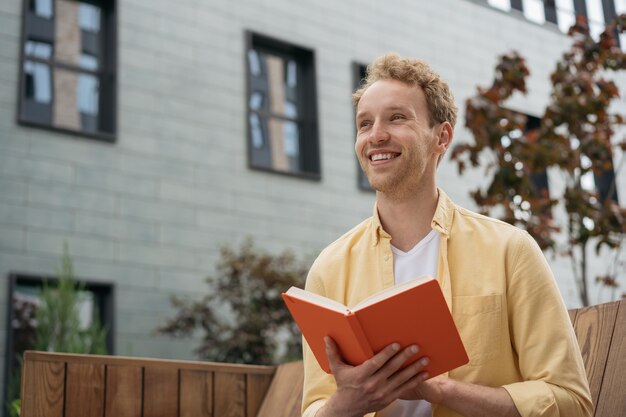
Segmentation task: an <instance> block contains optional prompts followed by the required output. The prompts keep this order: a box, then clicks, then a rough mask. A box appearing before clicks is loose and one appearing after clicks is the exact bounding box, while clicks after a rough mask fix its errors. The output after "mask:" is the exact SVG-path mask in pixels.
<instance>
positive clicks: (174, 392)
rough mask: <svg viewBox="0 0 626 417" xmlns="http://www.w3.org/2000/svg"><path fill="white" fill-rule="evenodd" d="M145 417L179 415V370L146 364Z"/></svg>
mask: <svg viewBox="0 0 626 417" xmlns="http://www.w3.org/2000/svg"><path fill="white" fill-rule="evenodd" d="M143 415H144V417H172V416H177V415H178V370H177V369H175V368H161V367H156V366H146V368H145V369H144V384H143Z"/></svg>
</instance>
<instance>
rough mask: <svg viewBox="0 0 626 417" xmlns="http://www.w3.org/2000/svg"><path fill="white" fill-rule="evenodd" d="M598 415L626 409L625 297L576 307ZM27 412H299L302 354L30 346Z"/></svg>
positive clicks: (46, 415) (151, 416)
mask: <svg viewBox="0 0 626 417" xmlns="http://www.w3.org/2000/svg"><path fill="white" fill-rule="evenodd" d="M570 317H571V319H572V323H573V325H574V329H575V331H576V334H577V336H578V342H579V344H580V347H581V350H582V354H583V359H584V361H585V369H586V371H587V376H588V379H589V384H590V387H591V394H592V397H593V400H594V404H596V410H595V416H597V417H622V416H626V300H621V301H616V302H612V303H607V304H601V305H596V306H592V307H587V308H583V309H578V310H571V311H570ZM24 359H25V361H24V370H23V378H22V414H21V416H22V417H205V416H206V417H209V416H210V417H255V416H256V417H281V416H283V417H295V416H300V402H301V399H302V381H303V370H302V362H293V363H288V364H284V365H280V366H278V367H277V368H274V367H267V366H250V365H231V364H219V363H206V362H187V361H170V360H157V359H141V358H125V357H116V356H95V355H94V356H92V355H66V354H57V353H42V352H26V354H25V357H24Z"/></svg>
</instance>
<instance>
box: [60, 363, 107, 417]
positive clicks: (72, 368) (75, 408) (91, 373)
mask: <svg viewBox="0 0 626 417" xmlns="http://www.w3.org/2000/svg"><path fill="white" fill-rule="evenodd" d="M103 416H104V365H92V364H84V363H68V364H67V377H66V388H65V417H103Z"/></svg>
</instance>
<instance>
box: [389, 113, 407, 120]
mask: <svg viewBox="0 0 626 417" xmlns="http://www.w3.org/2000/svg"><path fill="white" fill-rule="evenodd" d="M401 119H405V117H404V116H403V115H401V114H394V115H393V116H391V120H401Z"/></svg>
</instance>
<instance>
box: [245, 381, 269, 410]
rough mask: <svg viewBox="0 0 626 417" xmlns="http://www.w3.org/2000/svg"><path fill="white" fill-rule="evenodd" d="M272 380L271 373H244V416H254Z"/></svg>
mask: <svg viewBox="0 0 626 417" xmlns="http://www.w3.org/2000/svg"><path fill="white" fill-rule="evenodd" d="M271 382H272V376H271V375H264V374H261V375H259V374H248V375H246V416H247V417H256V415H257V413H258V412H259V408H261V404H262V403H263V399H264V398H265V394H267V389H268V388H269V386H270V383H271Z"/></svg>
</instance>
